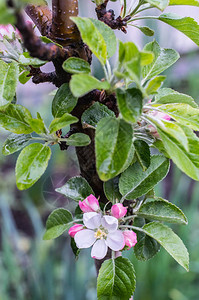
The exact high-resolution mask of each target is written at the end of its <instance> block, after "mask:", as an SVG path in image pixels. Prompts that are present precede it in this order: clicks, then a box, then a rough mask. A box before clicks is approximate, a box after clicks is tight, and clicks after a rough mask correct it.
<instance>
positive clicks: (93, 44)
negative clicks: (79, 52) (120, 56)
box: [70, 17, 107, 65]
mask: <svg viewBox="0 0 199 300" xmlns="http://www.w3.org/2000/svg"><path fill="white" fill-rule="evenodd" d="M70 18H71V20H72V21H73V22H74V23H75V24H76V25H77V27H78V29H79V31H80V33H81V37H82V40H83V41H84V43H86V44H87V45H88V47H89V48H90V50H91V51H92V52H93V53H94V54H95V56H96V57H97V58H98V59H99V60H100V62H101V63H102V64H103V65H104V64H105V63H106V59H107V48H106V43H105V40H104V38H103V35H102V34H101V33H100V31H99V30H98V29H97V28H96V26H95V25H94V24H93V22H92V21H91V20H90V19H89V18H81V17H70Z"/></svg>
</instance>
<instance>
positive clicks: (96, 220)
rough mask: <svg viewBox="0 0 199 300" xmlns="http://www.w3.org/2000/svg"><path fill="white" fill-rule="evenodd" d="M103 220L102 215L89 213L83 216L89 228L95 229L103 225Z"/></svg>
mask: <svg viewBox="0 0 199 300" xmlns="http://www.w3.org/2000/svg"><path fill="white" fill-rule="evenodd" d="M101 218H102V217H101V214H98V213H96V212H88V213H85V214H84V215H83V222H84V225H85V226H86V227H87V228H89V229H95V228H98V227H99V226H100V225H101Z"/></svg>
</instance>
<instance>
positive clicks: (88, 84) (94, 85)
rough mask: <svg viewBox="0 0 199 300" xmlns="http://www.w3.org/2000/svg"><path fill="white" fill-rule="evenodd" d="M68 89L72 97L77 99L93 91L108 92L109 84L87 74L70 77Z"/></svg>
mask: <svg viewBox="0 0 199 300" xmlns="http://www.w3.org/2000/svg"><path fill="white" fill-rule="evenodd" d="M70 89H71V92H72V93H73V95H74V96H75V97H78V98H79V97H81V96H84V95H85V94H87V93H88V92H90V91H92V90H95V89H98V90H108V89H110V84H109V83H108V82H107V81H99V80H98V79H96V78H95V77H93V76H90V75H87V74H76V75H73V76H72V79H71V81H70Z"/></svg>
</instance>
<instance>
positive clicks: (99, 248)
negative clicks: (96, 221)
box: [91, 240, 108, 259]
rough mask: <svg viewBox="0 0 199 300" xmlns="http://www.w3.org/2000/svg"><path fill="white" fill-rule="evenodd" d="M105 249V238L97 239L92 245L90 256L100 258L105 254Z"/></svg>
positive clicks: (106, 248)
mask: <svg viewBox="0 0 199 300" xmlns="http://www.w3.org/2000/svg"><path fill="white" fill-rule="evenodd" d="M107 250H108V247H107V245H106V243H105V240H97V241H96V242H95V244H94V245H93V247H92V250H91V256H92V258H96V259H102V258H104V257H105V256H106V253H107Z"/></svg>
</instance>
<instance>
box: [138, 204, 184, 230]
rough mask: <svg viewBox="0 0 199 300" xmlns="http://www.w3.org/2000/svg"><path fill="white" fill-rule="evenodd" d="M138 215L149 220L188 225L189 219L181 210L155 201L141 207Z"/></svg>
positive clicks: (172, 205)
mask: <svg viewBox="0 0 199 300" xmlns="http://www.w3.org/2000/svg"><path fill="white" fill-rule="evenodd" d="M137 215H138V216H139V217H142V218H146V219H148V220H156V221H162V222H168V223H177V224H185V225H186V224H188V221H187V218H186V217H185V215H184V213H183V212H182V211H181V209H179V208H178V207H177V206H176V205H174V204H172V203H170V202H167V201H159V200H155V201H153V202H148V203H145V204H143V205H142V206H141V207H140V209H139V210H138V212H137Z"/></svg>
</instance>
